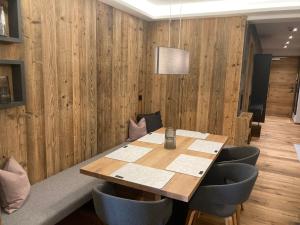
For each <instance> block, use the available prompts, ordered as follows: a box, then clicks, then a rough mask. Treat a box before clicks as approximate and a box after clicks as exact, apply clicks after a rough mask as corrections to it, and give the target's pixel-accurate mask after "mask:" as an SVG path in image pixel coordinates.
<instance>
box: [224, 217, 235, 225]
mask: <svg viewBox="0 0 300 225" xmlns="http://www.w3.org/2000/svg"><path fill="white" fill-rule="evenodd" d="M225 224H226V225H233V220H232V216H229V217H226V218H225Z"/></svg>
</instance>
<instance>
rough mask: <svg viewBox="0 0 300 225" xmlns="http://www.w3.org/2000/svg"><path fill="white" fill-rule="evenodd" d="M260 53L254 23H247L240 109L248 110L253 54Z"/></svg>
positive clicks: (242, 110) (259, 44)
mask: <svg viewBox="0 0 300 225" xmlns="http://www.w3.org/2000/svg"><path fill="white" fill-rule="evenodd" d="M259 53H262V48H261V43H260V40H259V37H258V34H257V31H256V27H255V25H254V24H248V25H247V32H246V40H245V46H244V56H243V66H242V77H241V84H240V99H241V102H240V106H239V108H240V111H241V112H248V108H249V104H250V96H251V91H252V77H253V68H254V56H255V54H259Z"/></svg>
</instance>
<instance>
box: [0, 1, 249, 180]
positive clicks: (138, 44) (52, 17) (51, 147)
mask: <svg viewBox="0 0 300 225" xmlns="http://www.w3.org/2000/svg"><path fill="white" fill-rule="evenodd" d="M21 8H22V17H23V19H22V21H23V34H24V43H22V44H12V45H3V44H0V58H1V59H21V60H24V61H25V81H26V95H27V101H26V107H20V108H18V109H10V110H4V111H3V110H1V111H0V118H1V123H0V125H1V128H3V129H4V130H5V131H4V133H1V138H0V142H1V147H0V149H1V151H0V155H1V157H2V158H3V159H2V160H1V162H2V163H3V161H4V160H5V158H7V157H8V156H10V155H16V157H17V158H18V159H19V161H21V162H24V164H26V165H27V167H28V172H29V176H30V180H31V182H32V183H35V182H37V181H40V180H43V179H45V178H46V177H48V176H51V175H53V174H55V173H57V172H59V171H61V170H64V169H66V168H68V167H70V166H72V165H74V164H77V163H79V162H81V161H84V160H86V159H88V158H90V157H92V156H93V155H95V154H97V153H99V152H103V151H105V150H107V149H109V148H111V147H113V146H116V145H117V144H120V143H122V142H123V141H124V140H125V139H126V138H127V134H128V120H129V118H130V117H132V118H134V117H135V116H136V114H137V113H146V112H153V111H156V110H160V111H161V112H162V115H163V119H164V122H165V125H172V126H174V127H178V128H179V127H181V128H183V129H191V130H199V131H210V132H212V133H216V134H225V135H228V136H229V137H230V140H231V141H233V134H234V133H235V127H236V126H235V123H236V121H235V120H236V113H237V102H238V89H237V88H236V87H235V86H236V85H237V86H238V83H239V79H240V65H241V54H242V52H241V51H242V46H243V35H244V29H245V19H244V18H243V17H229V18H216V19H197V20H183V26H182V34H181V43H182V45H181V47H183V48H185V49H188V50H190V53H191V62H192V63H191V71H192V72H191V75H190V76H177V77H170V76H155V75H153V73H152V69H153V60H152V59H153V58H154V57H153V49H154V47H155V46H156V45H157V44H162V45H165V46H166V45H167V43H168V35H167V31H168V23H167V22H166V21H160V22H153V23H149V22H145V21H143V20H141V19H138V18H136V17H134V16H131V15H129V14H126V13H124V12H122V11H120V10H117V9H115V8H113V7H111V6H108V5H105V4H103V3H101V2H100V1H97V0H86V1H82V0H55V1H51V2H49V1H45V0H23V1H21ZM178 29H179V23H178V21H175V22H173V23H172V40H171V43H172V45H173V46H176V45H177V43H178V36H177V31H178ZM139 97H140V98H141V100H139ZM7 118H12V119H11V120H8V121H6V119H7ZM18 118H19V119H18ZM7 137H9V138H7ZM15 140H20V141H15Z"/></svg>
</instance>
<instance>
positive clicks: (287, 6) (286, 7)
mask: <svg viewBox="0 0 300 225" xmlns="http://www.w3.org/2000/svg"><path fill="white" fill-rule="evenodd" d="M101 1H102V2H104V3H106V4H109V5H111V6H113V7H115V8H118V9H121V10H123V11H126V12H128V13H130V14H133V15H135V16H138V17H141V18H143V19H146V20H161V19H166V18H169V16H170V5H172V7H171V14H172V18H179V17H180V16H182V17H185V18H195V17H209V16H225V15H246V16H252V20H253V17H254V18H255V17H260V19H262V18H264V17H270V16H271V17H272V16H273V17H274V16H276V17H278V16H281V17H282V16H283V15H285V14H287V13H293V14H294V15H296V16H298V17H299V18H300V0H101ZM266 14H267V15H266Z"/></svg>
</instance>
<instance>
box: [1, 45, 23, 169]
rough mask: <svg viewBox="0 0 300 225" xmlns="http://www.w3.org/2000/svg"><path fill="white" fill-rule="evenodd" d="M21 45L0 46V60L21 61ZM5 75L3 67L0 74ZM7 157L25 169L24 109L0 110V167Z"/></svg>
mask: <svg viewBox="0 0 300 225" xmlns="http://www.w3.org/2000/svg"><path fill="white" fill-rule="evenodd" d="M22 58H23V45H21V44H12V45H1V44H0V59H22ZM4 69H5V74H7V72H8V71H7V70H6V68H5V67H4V68H3V67H0V73H2V72H4ZM8 155H14V157H15V158H16V159H17V160H18V161H19V162H20V163H21V164H22V165H23V166H24V167H25V168H26V166H27V139H26V113H25V107H24V106H22V107H16V108H12V109H5V110H0V167H2V165H3V162H4V161H5V159H6V157H7V156H8Z"/></svg>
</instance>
